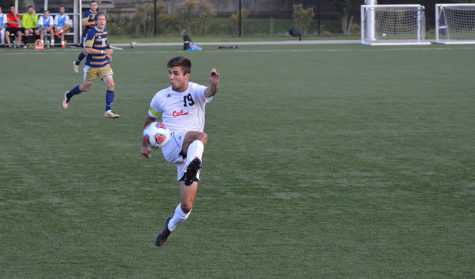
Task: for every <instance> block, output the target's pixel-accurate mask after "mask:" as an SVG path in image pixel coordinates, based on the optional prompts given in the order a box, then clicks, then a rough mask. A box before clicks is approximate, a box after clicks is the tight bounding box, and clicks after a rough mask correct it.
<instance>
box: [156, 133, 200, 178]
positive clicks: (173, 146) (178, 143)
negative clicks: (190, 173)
mask: <svg viewBox="0 0 475 279" xmlns="http://www.w3.org/2000/svg"><path fill="white" fill-rule="evenodd" d="M186 133H187V132H178V133H175V132H172V133H171V138H170V140H169V141H168V143H167V145H165V146H164V147H162V154H163V157H165V160H167V161H168V162H170V163H173V164H175V165H176V171H177V178H176V180H178V181H179V180H180V179H181V178H182V177H183V175H184V174H185V172H186V167H187V166H186V158H183V157H182V156H181V154H180V153H181V150H182V148H183V141H184V140H185V135H186ZM196 178H198V179H199V178H200V171H198V173H197V174H196Z"/></svg>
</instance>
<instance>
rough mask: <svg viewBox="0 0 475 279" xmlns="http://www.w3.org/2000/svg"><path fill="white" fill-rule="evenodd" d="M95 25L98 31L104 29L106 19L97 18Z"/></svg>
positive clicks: (102, 17)
mask: <svg viewBox="0 0 475 279" xmlns="http://www.w3.org/2000/svg"><path fill="white" fill-rule="evenodd" d="M96 25H97V27H99V28H100V29H104V27H106V17H105V16H100V17H98V18H97V21H96Z"/></svg>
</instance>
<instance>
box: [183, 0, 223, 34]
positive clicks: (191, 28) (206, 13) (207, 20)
mask: <svg viewBox="0 0 475 279" xmlns="http://www.w3.org/2000/svg"><path fill="white" fill-rule="evenodd" d="M178 14H179V15H180V27H181V29H182V30H183V32H186V33H188V34H196V35H204V34H207V33H208V30H209V27H210V25H211V23H212V18H213V17H214V16H215V14H216V12H215V9H214V7H213V6H212V5H211V4H210V3H208V2H207V1H206V0H200V1H199V2H198V1H186V2H185V3H183V4H182V5H181V6H180V7H179V8H178Z"/></svg>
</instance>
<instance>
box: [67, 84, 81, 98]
mask: <svg viewBox="0 0 475 279" xmlns="http://www.w3.org/2000/svg"><path fill="white" fill-rule="evenodd" d="M77 94H81V90H79V85H77V86H76V87H74V88H73V89H71V90H69V93H68V94H67V96H68V98H71V97H72V96H74V95H77Z"/></svg>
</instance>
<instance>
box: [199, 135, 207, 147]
mask: <svg viewBox="0 0 475 279" xmlns="http://www.w3.org/2000/svg"><path fill="white" fill-rule="evenodd" d="M198 139H199V140H200V141H201V142H203V144H206V143H207V142H208V135H207V134H206V133H201V134H200V136H199V137H198Z"/></svg>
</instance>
